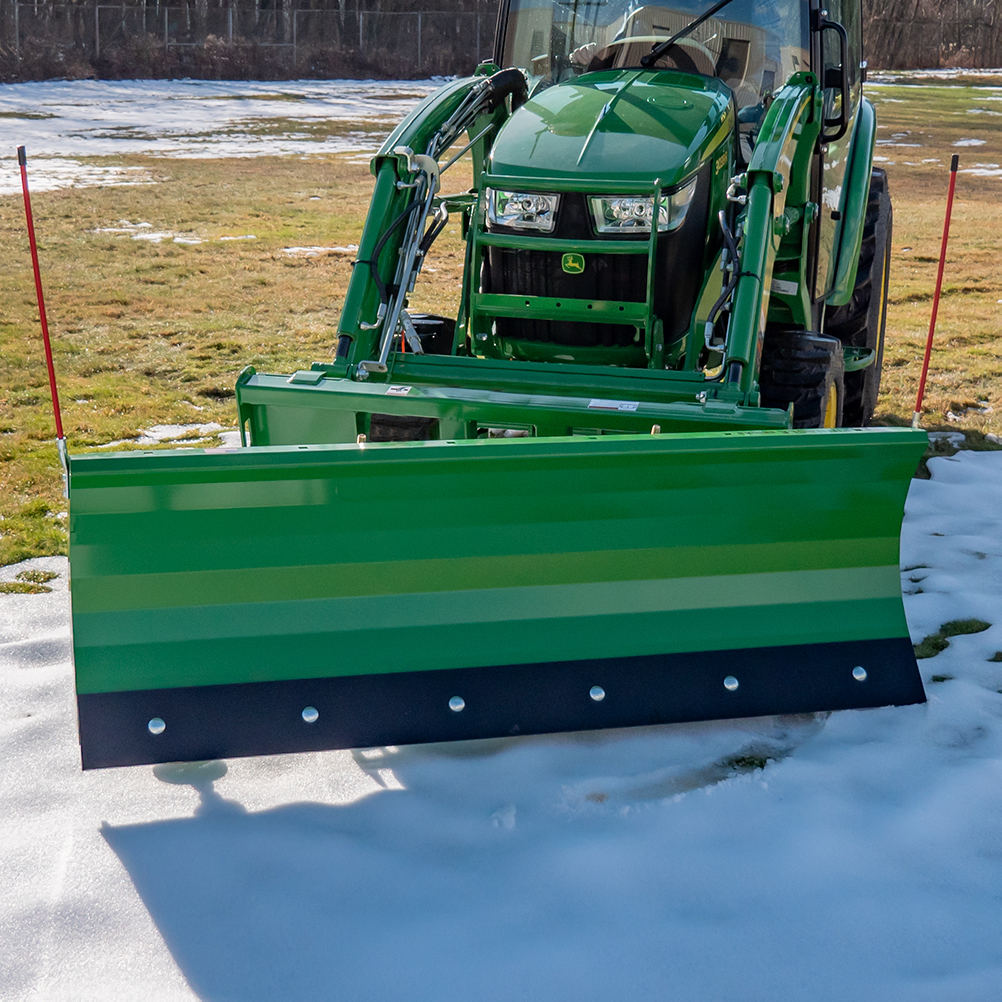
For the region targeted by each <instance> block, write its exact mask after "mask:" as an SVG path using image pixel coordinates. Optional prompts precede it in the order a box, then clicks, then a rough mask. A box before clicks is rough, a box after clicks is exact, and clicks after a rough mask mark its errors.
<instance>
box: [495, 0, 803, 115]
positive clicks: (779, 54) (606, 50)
mask: <svg viewBox="0 0 1002 1002" xmlns="http://www.w3.org/2000/svg"><path fill="white" fill-rule="evenodd" d="M712 2H713V0H675V2H674V3H672V5H671V6H655V5H646V4H642V3H637V2H636V0H564V2H555V0H550V2H545V0H511V6H510V12H509V15H508V20H507V24H506V29H505V37H504V47H503V65H505V66H517V67H519V68H521V69H523V70H525V71H526V72H527V73H528V74H529V76H530V79H531V80H532V81H533V86H534V87H535V88H537V89H538V88H540V87H548V86H550V85H551V84H555V83H560V82H561V81H563V80H568V79H572V78H574V77H576V76H579V75H581V74H583V73H593V72H596V71H598V70H609V69H627V68H638V69H639V68H640V60H641V58H642V57H644V56H645V55H647V54H648V53H649V52H650V51H651V49H652V47H653V46H654V45H656V44H657V43H658V42H663V41H666V40H667V39H669V38H671V37H672V36H673V35H674V34H675V33H676V32H678V31H681V30H682V29H683V28H684V27H685V26H686V25H688V24H690V23H691V22H692V21H694V20H695V19H696V18H697V17H699V16H700V14H702V13H703V12H704V11H706V10H707V9H708V8H709V7H710V6H711V5H712ZM655 68H658V69H674V70H683V71H685V72H687V73H700V74H703V75H705V76H712V77H717V78H718V79H720V80H722V81H724V83H726V84H727V85H728V86H729V87H730V88H731V90H732V91H733V92H734V96H735V100H736V101H737V104H738V107H739V108H743V107H748V106H754V105H758V104H761V103H762V101H763V100H766V99H767V98H769V97H770V96H771V95H772V94H773V93H774V92H775V91H776V90H778V89H779V88H780V87H781V86H782V85H783V83H784V82H785V81H786V80H787V78H788V77H790V76H791V75H792V74H793V73H796V72H798V71H799V70H805V69H808V68H809V56H808V17H807V4H806V3H804V0H732V2H731V3H729V4H728V5H727V6H726V7H724V8H723V9H722V10H721V11H720V12H719V14H718V15H716V16H714V17H711V18H710V19H709V20H707V21H705V22H704V23H703V24H701V25H700V26H699V27H698V28H696V29H695V30H694V31H693V32H691V33H690V34H687V35H686V36H684V37H683V38H680V39H679V40H678V41H677V42H676V43H675V44H674V45H672V46H671V48H670V49H668V51H667V52H665V53H664V54H663V55H662V56H661V58H660V59H658V61H657V63H656V64H655Z"/></svg>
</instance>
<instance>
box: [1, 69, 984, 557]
mask: <svg viewBox="0 0 1002 1002" xmlns="http://www.w3.org/2000/svg"><path fill="white" fill-rule="evenodd" d="M869 93H870V95H871V97H872V98H873V99H874V100H875V101H876V102H877V110H878V117H879V123H880V131H879V133H878V135H879V137H880V138H881V139H884V138H892V136H893V135H894V134H895V133H908V135H907V136H905V137H904V138H903V140H902V141H912V140H914V141H917V142H921V143H922V146H921V148H920V149H917V150H916V149H911V148H905V147H881V148H880V150H878V153H879V155H881V156H886V157H888V158H889V159H891V160H893V161H894V163H893V165H888V167H887V169H888V173H889V176H890V185H891V193H892V196H893V198H894V206H895V231H894V232H895V237H894V248H893V255H894V256H893V262H892V272H891V286H890V309H889V316H888V334H887V347H886V352H885V371H884V378H883V384H882V392H881V396H880V400H879V403H878V411H877V419H878V421H880V422H883V423H886V424H904V423H907V422H908V421H909V420H910V417H911V412H912V409H913V406H914V400H915V392H916V389H917V384H918V375H919V366H920V363H921V357H922V352H923V350H924V345H925V336H926V331H927V329H928V323H929V311H930V305H931V304H930V297H931V294H932V289H933V285H934V281H935V269H936V260H937V256H938V251H939V240H940V234H941V230H942V221H943V209H944V204H945V194H946V184H947V180H948V176H947V170H946V166H945V165H947V164H948V163H949V159H950V154H951V153H952V152H954V151H955V150H956V151H958V152H960V154H961V157H962V164H961V166H962V167H965V166H968V165H971V164H973V163H975V162H995V163H1002V130H1000V129H999V128H998V126H997V124H996V120H995V118H994V117H992V116H988V115H983V114H969V113H968V109H969V108H972V107H981V106H984V107H986V108H989V110H990V109H991V108H994V107H995V106H996V105H997V106H998V108H999V110H1002V102H995V103H994V104H992V103H990V102H987V103H986V99H987V97H989V96H991V95H990V94H987V93H986V92H983V91H977V90H975V89H974V88H972V87H970V86H955V87H945V86H933V85H929V86H922V87H915V88H911V87H887V86H879V87H877V86H875V87H872V88H871V89H870V91H869ZM273 126H274V127H275V128H278V127H279V126H281V128H285V126H284V125H282V123H278V125H277V126H276V125H274V123H272V125H269V124H268V123H266V122H260V123H254V127H255V128H262V129H270V128H272V127H273ZM354 127H355V123H335V124H331V123H324V124H320V123H313V124H309V125H308V126H304V125H303V123H298V122H297V123H296V124H295V129H296V130H297V131H302V130H303V129H308V130H314V129H326V130H327V131H328V132H332V131H344V130H345V129H348V128H354ZM281 128H279V131H281ZM961 138H983V139H985V140H986V144H985V145H984V146H982V147H978V148H976V149H973V150H972V149H967V148H959V149H957V148H954V147H953V146H952V145H951V144H952V143H953V142H955V141H957V140H958V139H961ZM913 154H915V155H913ZM923 159H938V160H939V161H940V163H939V164H923V163H921V162H920V161H922V160H923ZM358 160H359V158H358V157H357V156H355V155H344V156H326V157H319V156H318V157H309V158H305V159H301V158H298V157H270V158H268V157H265V158H256V159H243V160H241V159H227V160H180V159H162V158H161V159H155V158H150V157H135V156H128V157H119V158H109V157H101V158H93V160H92V161H88V162H92V163H93V164H94V165H95V166H126V167H138V168H141V169H142V172H143V176H144V177H146V178H147V179H150V180H152V182H153V183H151V184H143V185H137V186H135V187H121V186H119V187H106V188H100V187H93V188H79V189H68V190H63V191H58V192H47V193H39V194H37V195H36V196H35V198H34V200H33V204H34V210H35V219H36V229H37V232H38V237H39V242H40V247H39V251H40V257H41V264H42V273H43V281H44V285H45V290H46V300H47V306H48V315H49V322H50V326H51V329H52V335H53V344H54V349H55V355H56V367H57V372H58V378H59V387H60V395H61V400H62V404H63V412H64V423H65V426H66V432H67V439H68V443H69V446H70V448H71V450H72V451H81V450H86V449H91V448H96V447H99V446H101V445H104V444H106V443H108V442H112V441H116V440H120V439H126V440H128V439H134V438H136V437H137V435H138V434H139V432H140V431H141V430H142V429H143V428H147V427H149V426H151V425H153V424H168V423H171V424H194V423H200V424H205V423H208V422H213V421H215V422H218V423H219V424H221V425H223V427H224V428H233V427H235V424H236V415H235V412H234V406H233V399H232V395H233V384H234V381H235V379H236V376H237V373H238V372H239V371H240V370H241V369H242V368H243V367H244V366H245V365H248V364H251V365H254V366H256V367H257V368H258V369H261V370H265V371H279V372H282V371H284V372H289V371H293V370H295V369H298V368H304V367H307V368H308V367H309V364H310V363H311V362H313V361H320V360H324V359H329V358H330V357H331V355H332V353H333V349H334V339H335V331H336V327H337V320H338V315H339V311H340V308H341V304H342V301H343V297H344V294H345V290H346V288H347V283H348V279H349V276H350V273H351V255H342V254H327V255H321V256H318V257H313V258H292V257H290V256H289V255H286V254H284V253H283V248H284V247H287V246H293V245H297V246H324V247H330V246H345V245H347V244H349V243H358V238H359V235H360V232H361V227H362V223H363V221H364V217H365V211H366V208H367V204H368V197H369V192H370V191H371V185H372V178H371V175H370V174H369V172H368V168H367V166H366V165H365V164H364V163H359V162H357V161H358ZM906 161H912V162H914V163H915V166H910V165H909V164H908V163H907V162H906ZM465 170H466V168H465V167H463V166H458V167H456V168H454V169H453V170H452V171H450V172H449V174H447V175H446V178H445V181H446V187H447V188H448V189H449V190H453V191H458V190H463V189H464V188H465V187H468V185H469V183H470V182H469V177H468V171H467V173H466V174H463V173H462V171H465ZM1000 195H1002V178H999V177H993V178H984V177H973V176H971V175H967V174H961V175H960V178H959V181H958V185H957V203H956V208H955V214H954V225H953V236H952V239H951V245H950V256H949V262H948V267H947V271H946V281H945V287H944V291H945V294H944V298H943V302H942V304H941V306H940V320H939V326H938V333H937V339H936V348H935V351H934V354H933V364H932V370H931V375H930V381H929V386H928V389H927V393H926V408H925V409H926V414H925V426H926V427H928V428H932V429H936V428H939V429H949V430H961V431H964V432H965V433H967V435H968V445H969V446H973V447H983V448H997V447H998V446H997V445H996V444H994V443H992V442H990V441H989V440H988V439H987V438H986V437H985V436H986V435H987V434H989V433H992V432H994V433H996V434H997V433H1000V432H1002V424H1000V421H999V415H1000V414H1002V391H1000V386H1002V381H1000V379H999V376H1002V338H1000V337H999V335H998V329H999V322H1000V320H1002V305H1000V304H999V303H998V302H997V301H998V300H1002V278H1000V275H999V269H998V267H997V248H996V244H997V234H998V232H1000V231H1002V199H1000ZM120 220H128V221H130V222H132V223H137V222H140V221H142V222H146V223H149V224H150V225H151V227H152V228H153V229H154V230H158V231H161V230H166V231H171V232H173V233H176V234H184V235H190V236H195V237H198V238H200V239H201V240H203V243H200V244H196V245H181V244H174V243H172V242H165V243H161V244H151V243H149V242H144V241H136V240H133V239H132V238H131V236H130V235H129V234H118V235H116V234H110V233H98V232H94V231H95V230H100V229H107V228H112V227H116V226H118V224H119V221H120ZM457 229H458V226H453V225H450V227H449V228H448V230H447V232H446V233H445V234H444V235H443V237H442V238H440V240H439V242H438V243H437V244H436V248H435V253H434V255H433V257H432V258H431V259H430V260H429V262H428V266H427V267H426V269H425V273H424V276H423V279H422V282H421V283H420V284H419V286H418V289H417V292H416V294H415V296H414V306H415V308H416V309H420V310H426V311H428V312H436V313H446V314H448V313H450V312H451V313H453V315H454V311H455V309H456V306H457V303H458V298H459V287H460V277H461V270H462V264H463V247H462V243H461V241H460V238H459V235H458V233H457V232H456V230H457ZM245 234H253V235H255V236H256V237H257V239H256V240H253V241H226V242H221V241H220V240H219V238H220V237H223V236H241V235H245ZM0 246H2V247H3V248H4V254H3V255H0V565H3V564H9V563H12V562H15V561H19V560H23V559H25V558H27V557H33V556H44V555H48V554H53V553H62V552H65V547H66V532H65V528H64V518H65V511H66V504H65V501H64V499H63V497H62V485H61V480H60V475H59V469H58V462H57V456H56V450H55V446H54V444H53V424H52V416H51V405H50V401H49V391H48V383H47V378H46V374H45V363H44V357H43V353H42V346H41V338H40V336H39V329H38V315H37V309H36V306H35V300H34V287H33V280H32V275H31V265H30V257H29V253H28V243H27V238H26V235H25V226H24V214H23V208H22V205H21V199H20V197H19V196H4V197H0ZM951 411H952V412H953V414H954V415H955V416H956V418H957V420H955V421H954V420H951V419H950V418H949V416H948V414H949V412H951ZM952 451H954V450H953V447H951V446H949V445H947V444H946V443H939V444H937V445H936V446H935V450H934V453H932V454H937V455H945V454H949V453H951V452H952Z"/></svg>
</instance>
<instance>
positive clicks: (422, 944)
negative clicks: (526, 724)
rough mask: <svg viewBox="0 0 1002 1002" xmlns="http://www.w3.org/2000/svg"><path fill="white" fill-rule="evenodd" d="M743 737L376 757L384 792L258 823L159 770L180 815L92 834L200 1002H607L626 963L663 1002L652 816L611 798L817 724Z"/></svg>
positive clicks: (213, 780) (760, 757)
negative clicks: (186, 791)
mask: <svg viewBox="0 0 1002 1002" xmlns="http://www.w3.org/2000/svg"><path fill="white" fill-rule="evenodd" d="M769 721H771V722H769ZM746 724H748V722H740V726H739V725H738V722H724V723H717V724H708V725H675V726H674V727H668V728H649V729H638V730H639V733H638V730H634V731H631V732H613V733H609V732H605V733H602V734H585V735H562V736H560V737H559V738H554V737H552V736H548V737H541V738H515V739H503V740H498V741H483V742H465V743H457V744H451V745H426V746H412V747H405V748H397V749H392V748H391V749H369V750H365V751H361V752H355V753H354V762H355V763H356V764H357V766H358V767H359V768H361V769H362V771H364V772H366V773H367V774H368V775H370V776H371V777H372V778H373V779H374V780H376V782H377V783H378V785H379V787H381V789H380V788H374V789H373V792H371V793H370V794H368V795H366V796H363V797H361V799H357V800H355V801H353V802H351V803H348V804H341V805H332V804H325V803H316V802H310V803H291V804H284V805H282V806H279V807H276V808H272V809H268V810H259V811H248V810H247V809H245V807H244V806H243V805H242V804H240V803H237V802H236V801H234V800H229V799H226V798H225V797H224V796H223V795H222V794H221V793H220V792H219V791H218V790H217V789H216V786H217V784H219V783H220V781H221V780H223V779H224V778H225V776H226V774H227V766H226V764H225V763H223V762H206V763H191V764H171V765H163V766H156V767H155V768H154V774H155V775H156V776H157V778H158V779H160V780H161V781H163V782H166V783H172V784H187V785H190V786H191V787H192V788H193V789H194V790H196V791H197V792H198V794H199V803H198V806H197V807H196V809H195V811H194V814H193V816H191V817H185V818H178V819H172V820H162V821H156V822H152V823H142V824H135V825H122V826H111V825H105V826H104V828H103V829H102V834H103V837H104V838H105V840H106V841H107V843H108V845H109V846H110V847H111V849H112V850H113V851H114V852H115V854H116V855H117V856H118V858H119V860H120V861H121V862H122V864H123V865H124V866H125V868H126V870H127V871H128V873H129V875H130V877H131V878H132V880H133V882H134V885H135V887H136V889H137V891H138V892H139V894H140V896H141V898H142V900H143V902H144V904H145V906H146V908H147V909H148V911H149V914H150V916H151V917H152V919H153V921H154V922H155V924H156V926H157V927H158V929H159V931H160V933H161V935H162V936H163V939H164V941H165V943H166V945H167V947H168V949H169V950H170V952H171V954H172V955H173V957H174V959H175V961H176V962H177V964H178V966H179V968H180V970H181V971H182V973H183V974H184V976H185V977H186V979H187V980H188V983H189V985H190V986H191V987H192V989H193V990H194V991H195V992H196V993H197V994H198V995H199V997H201V998H204V999H241V1000H256V999H269V1000H271V999H277V998H281V999H287V1000H298V999H311V1000H315V999H346V1000H352V1002H355V1000H367V999H372V1000H380V1002H385V1000H397V999H400V1000H404V999H406V1000H423V999H428V1000H433V999H434V1000H436V1002H437V1000H445V999H457V1000H458V999H463V1000H469V999H478V1000H487V999H494V998H499V999H500V998H510V997H513V996H521V997H525V998H529V999H536V998H539V999H543V998H546V999H563V998H567V999H572V998H573V999H592V998H594V999H608V998H615V997H618V996H620V993H621V991H622V987H623V986H622V971H623V970H624V966H623V965H627V967H626V968H625V969H630V970H632V971H633V972H634V975H633V976H632V977H631V983H634V984H635V987H636V989H637V990H638V991H639V994H640V995H641V996H642V997H657V996H658V995H659V994H660V991H661V989H663V986H664V984H665V980H664V979H665V978H667V977H669V976H670V972H669V970H668V965H670V963H671V957H670V953H665V952H664V950H663V949H661V950H660V952H659V950H658V949H657V947H656V946H655V944H654V943H653V941H652V939H651V937H652V936H654V932H653V930H654V929H655V928H657V926H658V923H657V922H656V921H655V917H654V915H653V914H651V915H647V914H646V913H647V911H648V910H649V909H650V908H651V907H652V906H651V904H650V901H649V900H648V897H649V896H645V894H644V893H643V891H642V889H643V885H644V882H645V881H644V877H643V872H642V871H643V867H641V871H640V873H634V872H633V867H634V866H636V865H637V864H636V862H635V861H634V860H632V859H631V854H633V855H636V852H637V846H638V845H639V846H640V847H641V849H642V850H643V848H644V847H648V848H649V846H648V843H647V841H645V840H647V839H649V838H650V835H649V831H650V825H651V824H652V823H653V819H652V820H651V821H648V822H646V823H645V824H644V826H643V828H642V830H641V831H642V838H641V837H640V836H638V834H637V830H633V831H632V834H631V831H630V830H627V831H626V832H623V831H622V826H623V814H622V811H623V805H624V804H627V803H630V802H631V801H632V802H633V804H634V807H633V809H638V810H644V809H645V808H644V807H643V802H645V801H646V802H651V801H656V800H658V799H659V798H661V799H663V798H666V797H671V796H677V795H678V794H679V793H680V792H684V791H686V790H691V789H695V788H698V787H699V786H701V785H707V784H710V785H712V784H717V783H720V782H723V781H724V780H726V779H727V778H729V777H731V776H735V775H739V774H740V773H742V772H747V771H748V770H749V769H756V768H761V767H764V766H765V765H766V763H767V762H768V761H774V760H778V759H780V758H782V757H783V756H784V755H786V754H789V753H790V751H792V750H793V749H794V748H795V747H796V746H797V745H799V744H800V743H802V741H804V740H807V739H808V738H809V737H810V736H812V735H813V734H814V733H816V732H817V730H819V729H820V728H821V726H823V721H819V720H818V719H816V718H811V719H806V718H805V719H802V720H800V719H798V720H793V721H791V720H789V719H787V720H786V721H785V722H779V723H777V721H776V718H763V722H762V724H761V726H758V727H754V726H752V727H748V726H745V725H746ZM700 745H702V748H701V749H700ZM666 754H667V755H670V756H671V757H672V758H673V759H674V761H673V762H671V763H669V764H666V758H665V756H666ZM708 755H709V756H710V759H709V760H708V758H707V756H708ZM348 764H349V766H350V762H349V763H348ZM652 766H655V767H654V768H652ZM637 805H639V806H637ZM643 833H646V834H643ZM638 838H639V839H640V840H639V842H638V841H637V840H638ZM661 838H663V836H662V835H660V834H659V835H658V839H659V840H660V839H661ZM631 844H632V848H631ZM574 860H576V862H575V861H574ZM663 863H664V861H663V860H662V861H661V864H659V865H663ZM606 866H608V867H611V868H612V872H621V871H622V870H623V868H624V867H625V868H626V870H627V875H626V876H625V877H624V879H622V880H621V881H613V882H612V883H609V882H608V881H607V879H606V878H605V877H603V876H602V872H603V868H605V867H606ZM596 882H597V884H596ZM638 888H640V889H641V892H640V893H639V894H638ZM591 898H594V899H595V900H594V906H592V905H589V904H588V901H589V899H591ZM635 898H639V899H640V900H641V901H642V902H646V903H642V904H641V906H640V908H639V913H637V914H634V916H633V918H631V919H630V921H628V922H625V923H623V922H619V923H616V922H613V923H610V921H609V916H610V914H616V913H622V914H629V913H630V911H631V910H634V911H635V906H634V904H633V901H634V899H635ZM657 907H660V906H657ZM645 927H646V928H649V929H650V930H652V931H651V932H649V933H648V932H644V931H643V930H644V929H645ZM610 960H614V962H611V963H610Z"/></svg>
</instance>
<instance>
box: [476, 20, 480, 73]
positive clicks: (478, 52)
mask: <svg viewBox="0 0 1002 1002" xmlns="http://www.w3.org/2000/svg"><path fill="white" fill-rule="evenodd" d="M479 65H480V11H479V10H478V11H477V66H479Z"/></svg>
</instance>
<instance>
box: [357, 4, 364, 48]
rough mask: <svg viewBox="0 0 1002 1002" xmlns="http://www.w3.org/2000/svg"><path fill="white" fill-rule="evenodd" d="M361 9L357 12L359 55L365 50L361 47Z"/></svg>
mask: <svg viewBox="0 0 1002 1002" xmlns="http://www.w3.org/2000/svg"><path fill="white" fill-rule="evenodd" d="M362 17H363V14H362V11H361V10H360V11H359V12H358V54H359V55H361V54H362V53H363V52H364V51H365V50H364V49H363V47H362Z"/></svg>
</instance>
